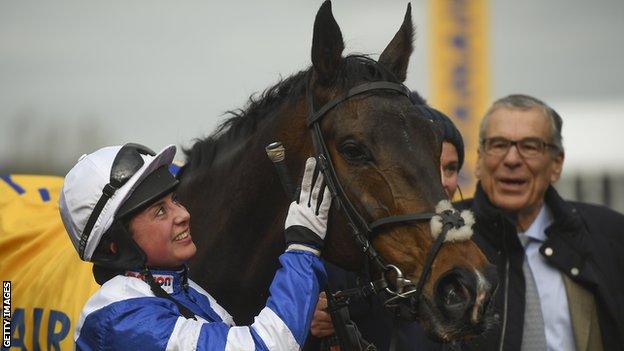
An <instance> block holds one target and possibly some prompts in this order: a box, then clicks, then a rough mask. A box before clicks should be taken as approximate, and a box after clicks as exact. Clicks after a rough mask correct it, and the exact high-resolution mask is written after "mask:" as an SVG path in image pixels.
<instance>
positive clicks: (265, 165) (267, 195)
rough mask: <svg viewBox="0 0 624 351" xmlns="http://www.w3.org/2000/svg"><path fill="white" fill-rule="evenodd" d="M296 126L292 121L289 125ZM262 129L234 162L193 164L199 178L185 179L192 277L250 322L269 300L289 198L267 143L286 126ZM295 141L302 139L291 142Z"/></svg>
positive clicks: (299, 148)
mask: <svg viewBox="0 0 624 351" xmlns="http://www.w3.org/2000/svg"><path fill="white" fill-rule="evenodd" d="M291 113H294V112H293V111H291ZM294 114H296V113H294ZM296 117H297V116H292V115H291V118H296ZM300 117H302V116H300ZM275 123H283V122H275ZM300 123H303V122H300ZM294 127H295V126H294V125H293V124H292V123H291V125H290V128H294ZM299 127H301V126H299ZM262 129H263V130H262V132H261V133H259V134H258V136H257V137H256V138H251V139H249V140H247V141H245V144H244V146H242V147H239V148H240V149H241V150H239V153H238V154H231V155H230V156H231V157H233V162H231V163H230V164H229V165H226V164H223V163H221V164H220V165H219V166H218V167H215V169H213V170H201V171H200V170H194V171H193V170H192V171H191V172H189V173H187V174H186V175H185V177H190V178H191V179H193V178H194V180H191V181H189V182H188V183H186V182H185V190H184V193H185V197H186V198H187V199H188V200H189V201H187V203H188V205H189V210H190V212H191V214H192V227H193V228H192V229H193V233H194V235H193V238H194V240H195V242H196V244H197V246H198V253H197V255H196V257H195V258H194V259H193V261H192V262H191V272H192V276H193V279H194V280H195V281H197V282H198V283H199V284H200V285H201V286H203V287H204V288H206V289H207V290H208V291H210V292H211V293H212V294H214V296H215V297H216V298H217V300H218V301H219V302H220V303H221V304H223V305H224V307H225V308H226V309H228V310H229V311H230V313H232V314H233V315H234V317H235V318H236V319H237V322H244V323H247V322H251V319H252V317H253V316H254V315H255V314H256V313H258V312H259V310H260V309H261V308H262V306H263V305H264V303H265V302H266V298H267V291H268V286H269V284H270V282H271V280H272V278H273V276H274V274H275V270H276V269H277V268H278V264H279V263H278V256H279V254H280V253H281V252H283V250H284V237H283V233H282V231H283V224H284V219H285V216H286V212H287V208H288V204H289V203H290V199H289V198H288V197H287V196H286V194H285V193H284V190H283V188H282V186H281V183H280V181H279V178H278V176H277V174H276V171H275V169H274V166H273V165H272V163H271V161H270V160H269V159H268V158H267V157H266V154H265V153H264V146H265V145H266V144H268V143H269V142H270V141H275V140H274V139H271V138H274V137H275V136H274V135H277V136H279V135H285V134H284V133H285V132H280V129H279V128H278V127H277V126H276V125H275V124H267V125H266V126H263V128H262ZM295 129H296V128H295ZM292 139H293V140H289V142H288V143H289V144H290V145H292V146H293V147H292V150H296V152H297V153H300V152H302V151H303V150H304V149H306V147H307V148H309V146H304V145H302V143H303V142H302V140H301V137H300V136H296V137H294V138H292ZM297 139H298V140H297ZM295 141H297V142H298V144H297V145H294V144H292V143H293V142H295ZM308 152H309V151H308ZM291 156H292V157H295V156H296V155H295V154H293V155H291ZM193 173H196V174H195V175H194V174H193ZM200 174H202V175H203V176H199V175H200ZM205 175H209V176H208V177H206V176H205ZM293 176H298V175H296V174H293Z"/></svg>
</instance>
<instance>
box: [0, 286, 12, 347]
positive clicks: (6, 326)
mask: <svg viewBox="0 0 624 351" xmlns="http://www.w3.org/2000/svg"><path fill="white" fill-rule="evenodd" d="M2 347H3V348H9V347H11V281H7V280H5V281H3V282H2Z"/></svg>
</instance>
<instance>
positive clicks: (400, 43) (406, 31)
mask: <svg viewBox="0 0 624 351" xmlns="http://www.w3.org/2000/svg"><path fill="white" fill-rule="evenodd" d="M413 40H414V26H413V25H412V4H407V12H405V18H404V19H403V24H402V25H401V28H399V31H398V32H397V33H396V34H395V35H394V38H392V41H391V42H390V44H388V46H387V47H386V48H385V49H384V51H383V52H382V53H381V56H379V63H380V64H382V65H383V66H384V67H386V68H387V69H389V70H390V72H392V73H393V74H394V75H395V76H396V77H397V79H398V80H399V81H400V82H404V81H405V77H406V75H407V65H408V64H409V58H410V55H411V54H412V50H413V49H414V45H413V43H412V42H413Z"/></svg>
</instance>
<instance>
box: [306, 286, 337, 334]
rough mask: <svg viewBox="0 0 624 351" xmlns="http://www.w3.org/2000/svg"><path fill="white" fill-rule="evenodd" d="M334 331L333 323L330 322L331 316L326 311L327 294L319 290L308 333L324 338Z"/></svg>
mask: <svg viewBox="0 0 624 351" xmlns="http://www.w3.org/2000/svg"><path fill="white" fill-rule="evenodd" d="M334 332H335V330H334V324H333V323H332V320H331V316H330V315H329V313H328V312H327V296H325V292H321V294H320V295H319V299H318V303H317V304H316V309H315V310H314V317H313V318H312V324H311V325H310V333H311V334H312V336H315V337H317V338H324V337H326V336H330V335H332V334H334Z"/></svg>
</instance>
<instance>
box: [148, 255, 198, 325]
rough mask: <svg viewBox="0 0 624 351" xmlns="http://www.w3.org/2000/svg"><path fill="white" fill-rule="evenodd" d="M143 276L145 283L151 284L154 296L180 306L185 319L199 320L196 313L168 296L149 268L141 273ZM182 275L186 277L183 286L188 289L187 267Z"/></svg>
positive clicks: (179, 308)
mask: <svg viewBox="0 0 624 351" xmlns="http://www.w3.org/2000/svg"><path fill="white" fill-rule="evenodd" d="M141 274H142V275H143V276H144V277H145V281H146V282H147V284H149V286H150V289H151V290H152V292H153V293H154V295H156V296H157V297H161V298H163V299H167V300H169V301H171V302H173V303H175V304H176V306H178V310H179V311H180V313H181V314H182V315H183V316H184V318H186V319H194V320H197V318H196V317H195V313H193V312H192V311H191V310H189V309H188V308H187V307H186V306H184V305H183V304H181V303H180V302H178V301H177V300H176V299H174V298H173V297H172V296H171V295H169V294H167V292H166V291H165V290H164V289H163V288H162V287H161V286H160V284H158V283H157V282H156V280H155V279H154V277H153V276H152V272H150V270H149V269H148V268H147V266H145V267H144V268H143V270H142V271H141ZM182 274H183V276H184V284H183V285H184V286H185V287H186V279H187V278H186V276H187V268H186V266H184V273H182Z"/></svg>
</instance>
